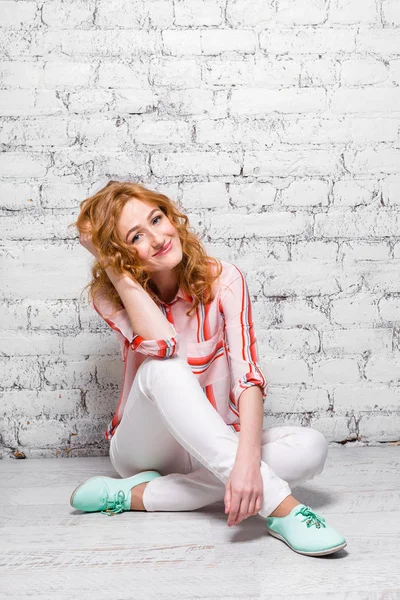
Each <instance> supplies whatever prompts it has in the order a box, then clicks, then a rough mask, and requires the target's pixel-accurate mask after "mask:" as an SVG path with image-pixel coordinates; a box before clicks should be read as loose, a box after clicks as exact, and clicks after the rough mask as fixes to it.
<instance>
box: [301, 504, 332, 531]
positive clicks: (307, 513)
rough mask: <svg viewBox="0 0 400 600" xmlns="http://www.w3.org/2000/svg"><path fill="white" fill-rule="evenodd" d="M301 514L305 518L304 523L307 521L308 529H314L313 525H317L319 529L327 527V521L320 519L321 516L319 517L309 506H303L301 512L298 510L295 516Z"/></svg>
mask: <svg viewBox="0 0 400 600" xmlns="http://www.w3.org/2000/svg"><path fill="white" fill-rule="evenodd" d="M299 514H302V515H303V516H304V519H303V520H302V523H303V522H304V521H306V524H307V527H312V526H313V525H315V527H316V528H317V529H319V528H320V527H321V525H322V527H326V525H325V522H326V519H323V518H322V517H320V515H317V513H315V512H313V511H312V510H311V508H310V507H309V506H303V507H302V508H301V509H300V510H298V511H297V512H296V513H295V516H297V515H299Z"/></svg>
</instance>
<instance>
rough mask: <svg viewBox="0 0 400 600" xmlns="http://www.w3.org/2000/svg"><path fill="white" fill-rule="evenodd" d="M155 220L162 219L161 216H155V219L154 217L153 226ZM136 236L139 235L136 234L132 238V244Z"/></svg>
mask: <svg viewBox="0 0 400 600" xmlns="http://www.w3.org/2000/svg"><path fill="white" fill-rule="evenodd" d="M157 219H162V215H157V217H155V218H154V219H153V225H154V221H157ZM138 235H139V234H138V233H137V234H136V235H134V236H133V238H132V244H133V243H134V242H135V239H136V238H137V236H138Z"/></svg>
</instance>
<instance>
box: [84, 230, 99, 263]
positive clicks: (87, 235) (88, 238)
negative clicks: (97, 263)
mask: <svg viewBox="0 0 400 600" xmlns="http://www.w3.org/2000/svg"><path fill="white" fill-rule="evenodd" d="M79 241H80V243H81V244H82V246H83V247H84V248H86V250H89V252H90V253H91V254H93V256H94V257H95V259H96V260H100V258H99V255H98V254H97V250H96V248H95V247H94V246H93V243H92V233H91V231H90V228H89V229H87V230H86V231H84V232H83V233H80V234H79Z"/></svg>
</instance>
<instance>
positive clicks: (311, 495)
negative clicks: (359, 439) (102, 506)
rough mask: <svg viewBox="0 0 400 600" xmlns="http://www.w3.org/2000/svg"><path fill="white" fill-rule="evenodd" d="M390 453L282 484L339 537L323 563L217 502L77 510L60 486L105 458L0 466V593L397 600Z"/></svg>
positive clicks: (399, 562) (99, 469) (101, 465)
mask: <svg viewBox="0 0 400 600" xmlns="http://www.w3.org/2000/svg"><path fill="white" fill-rule="evenodd" d="M399 457H400V447H388V446H382V447H365V448H360V447H359V448H351V447H339V448H336V447H330V449H329V454H328V458H327V462H326V466H325V470H324V472H323V473H322V474H321V475H319V476H317V477H316V478H315V479H314V480H312V481H309V482H306V483H304V484H303V485H302V486H299V487H297V488H293V490H292V491H293V495H294V496H295V497H296V498H297V499H298V500H299V501H300V502H302V503H304V504H306V505H309V506H311V508H313V509H314V510H315V511H316V512H317V513H319V514H320V515H321V516H323V517H324V518H326V519H327V521H328V522H329V523H330V524H331V525H333V527H335V528H336V529H338V530H339V531H340V532H341V533H342V534H343V535H344V537H345V538H346V539H347V547H346V548H345V549H344V550H342V551H339V552H336V553H335V554H331V555H328V556H326V557H320V558H313V557H307V556H303V555H300V554H297V553H295V552H293V550H291V549H290V548H289V547H288V546H287V545H286V544H284V543H283V542H281V541H280V540H277V539H276V538H273V537H272V536H270V535H268V533H267V532H266V531H265V525H264V520H263V519H262V518H261V517H259V516H256V517H251V518H249V519H247V520H245V521H244V522H242V523H241V524H240V525H239V526H237V527H233V528H231V529H230V528H228V527H227V525H226V516H225V514H224V512H223V503H217V504H213V505H211V506H208V507H205V508H204V509H202V510H198V511H193V512H180V513H178V512H169V513H168V512H158V513H145V512H125V513H122V514H119V515H116V516H114V517H107V516H106V515H102V514H100V513H81V512H79V511H75V510H74V509H73V508H72V507H71V506H70V505H69V498H70V495H71V492H72V490H73V489H74V488H75V487H76V486H77V485H78V484H79V483H81V482H82V481H84V480H85V479H87V478H89V477H93V476H95V475H98V474H103V475H108V476H112V477H114V476H116V477H118V475H117V474H116V473H115V472H114V470H113V468H112V466H111V464H110V462H109V459H108V458H104V457H101V458H74V459H73V458H64V459H63V458H62V459H35V460H32V459H25V460H13V459H5V460H2V461H0V476H1V482H2V486H1V489H2V493H1V503H2V507H1V508H2V510H1V515H0V527H1V529H0V536H1V537H0V541H1V549H0V598H1V599H2V600H3V598H4V599H5V598H7V600H8V599H17V600H23V599H25V598H30V599H36V598H41V599H44V598H49V599H50V598H51V599H52V600H67V599H68V600H71V599H78V598H79V600H86V599H90V600H97V599H107V600H123V599H127V600H131V599H134V600H142V599H145V600H147V599H157V600H162V599H164V598H165V599H166V600H173V599H178V598H179V599H180V600H181V599H194V598H201V599H203V600H205V599H209V600H211V599H212V600H217V599H218V600H228V599H229V600H230V599H232V600H233V599H234V598H235V599H236V598H246V599H247V600H252V599H254V600H255V599H264V598H271V599H274V600H275V599H279V598H291V599H292V598H295V599H296V600H300V599H303V598H307V599H308V598H311V599H314V600H320V599H325V598H328V599H331V598H334V599H339V598H340V599H346V600H353V599H357V600H361V599H363V600H366V599H368V600H372V599H373V600H378V599H379V600H394V599H396V600H397V599H400V471H399V466H400V458H399Z"/></svg>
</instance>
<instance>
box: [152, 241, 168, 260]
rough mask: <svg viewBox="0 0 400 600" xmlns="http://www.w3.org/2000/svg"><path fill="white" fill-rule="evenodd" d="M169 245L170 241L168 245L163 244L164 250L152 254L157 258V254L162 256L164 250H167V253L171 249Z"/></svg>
mask: <svg viewBox="0 0 400 600" xmlns="http://www.w3.org/2000/svg"><path fill="white" fill-rule="evenodd" d="M171 244H172V242H171V241H169V242H168V244H165V246H164V248H161V250H160V251H159V252H156V253H155V254H154V256H158V255H159V254H164V252H165V251H166V250H167V251H168V250H170V249H171Z"/></svg>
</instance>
